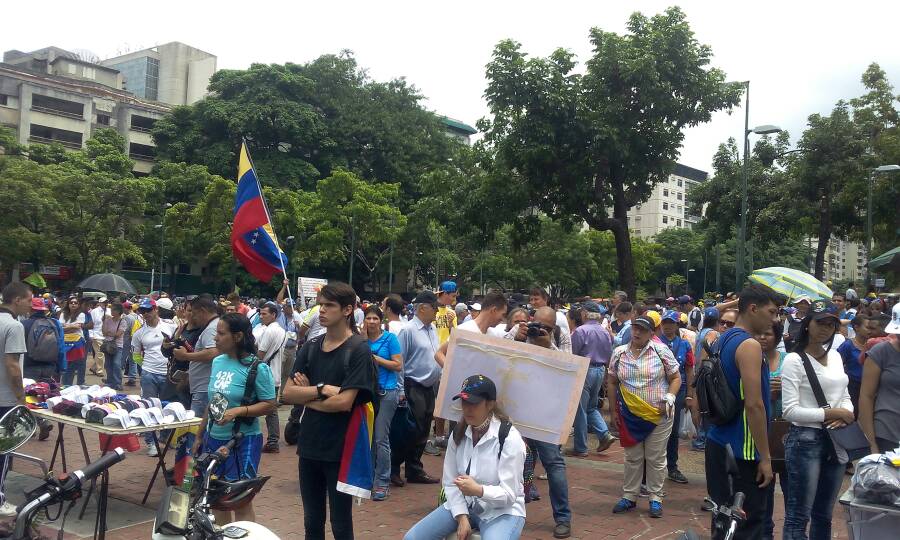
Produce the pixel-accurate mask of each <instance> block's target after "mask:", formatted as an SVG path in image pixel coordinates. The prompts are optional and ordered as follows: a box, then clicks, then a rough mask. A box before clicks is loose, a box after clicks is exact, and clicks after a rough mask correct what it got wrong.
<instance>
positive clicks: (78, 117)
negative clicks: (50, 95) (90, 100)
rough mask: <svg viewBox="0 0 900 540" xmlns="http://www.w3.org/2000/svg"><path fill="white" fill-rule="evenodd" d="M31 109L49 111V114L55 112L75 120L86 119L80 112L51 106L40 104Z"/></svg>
mask: <svg viewBox="0 0 900 540" xmlns="http://www.w3.org/2000/svg"><path fill="white" fill-rule="evenodd" d="M31 110H32V111H37V112H42V113H47V114H53V115H56V116H62V117H65V118H72V119H73V120H84V117H83V116H82V115H80V114H78V113H71V112H67V111H61V110H59V109H52V108H50V107H40V106H36V105H32V106H31Z"/></svg>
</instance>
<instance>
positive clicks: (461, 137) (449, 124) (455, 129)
mask: <svg viewBox="0 0 900 540" xmlns="http://www.w3.org/2000/svg"><path fill="white" fill-rule="evenodd" d="M441 123H443V124H444V132H445V133H446V134H447V136H448V137H452V138H454V139H456V140H458V141H459V142H461V143H465V144H471V143H472V140H471V138H472V135H475V134H476V133H478V130H477V129H475V128H473V127H472V126H470V125H469V124H466V123H465V122H463V121H461V120H456V119H454V118H450V117H447V116H442V117H441Z"/></svg>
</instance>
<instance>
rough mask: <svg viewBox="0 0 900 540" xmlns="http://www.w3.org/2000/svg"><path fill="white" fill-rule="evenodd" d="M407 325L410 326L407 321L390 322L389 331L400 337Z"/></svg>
mask: <svg viewBox="0 0 900 540" xmlns="http://www.w3.org/2000/svg"><path fill="white" fill-rule="evenodd" d="M407 324H409V323H408V322H406V321H389V322H388V331H389V332H390V333H392V334H394V335H395V336H396V335H399V334H400V330H403V328H404V327H405V326H406V325H407Z"/></svg>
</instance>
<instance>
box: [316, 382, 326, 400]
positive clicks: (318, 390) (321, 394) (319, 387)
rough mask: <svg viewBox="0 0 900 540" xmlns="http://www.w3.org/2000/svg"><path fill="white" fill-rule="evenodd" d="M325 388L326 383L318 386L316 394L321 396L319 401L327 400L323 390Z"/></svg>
mask: <svg viewBox="0 0 900 540" xmlns="http://www.w3.org/2000/svg"><path fill="white" fill-rule="evenodd" d="M323 388H325V383H321V382H320V383H319V384H317V385H316V393H317V394H319V397H318V400H319V401H322V400H323V399H325V394H323V393H322V389H323Z"/></svg>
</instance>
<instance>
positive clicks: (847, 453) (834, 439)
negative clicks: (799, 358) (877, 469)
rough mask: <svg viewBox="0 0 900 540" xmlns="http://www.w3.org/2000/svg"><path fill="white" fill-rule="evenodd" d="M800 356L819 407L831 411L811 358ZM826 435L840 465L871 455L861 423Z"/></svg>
mask: <svg viewBox="0 0 900 540" xmlns="http://www.w3.org/2000/svg"><path fill="white" fill-rule="evenodd" d="M800 354H802V355H803V369H805V370H806V378H807V379H809V385H810V386H811V387H812V391H813V394H815V396H816V401H817V402H818V403H819V407H821V408H823V409H830V408H831V405H829V404H828V401H827V400H826V399H825V393H824V392H823V391H822V385H821V384H819V377H817V376H816V372H815V370H814V369H813V366H812V363H811V362H810V359H809V356H808V355H807V354H806V352H805V351H804V352H801V353H800ZM825 433H827V434H828V436H829V437H830V438H831V443H832V446H833V447H834V450H833V451H834V456H835V458H837V460H838V463H847V462H849V461H853V460H856V459H860V458H862V457H865V456H868V455H869V449H870V446H869V440H868V439H867V438H866V434H865V433H863V431H862V429H861V428H860V427H859V422H853V423H852V424H849V425H847V426H844V427H842V428H837V429H827V428H826V429H825Z"/></svg>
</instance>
